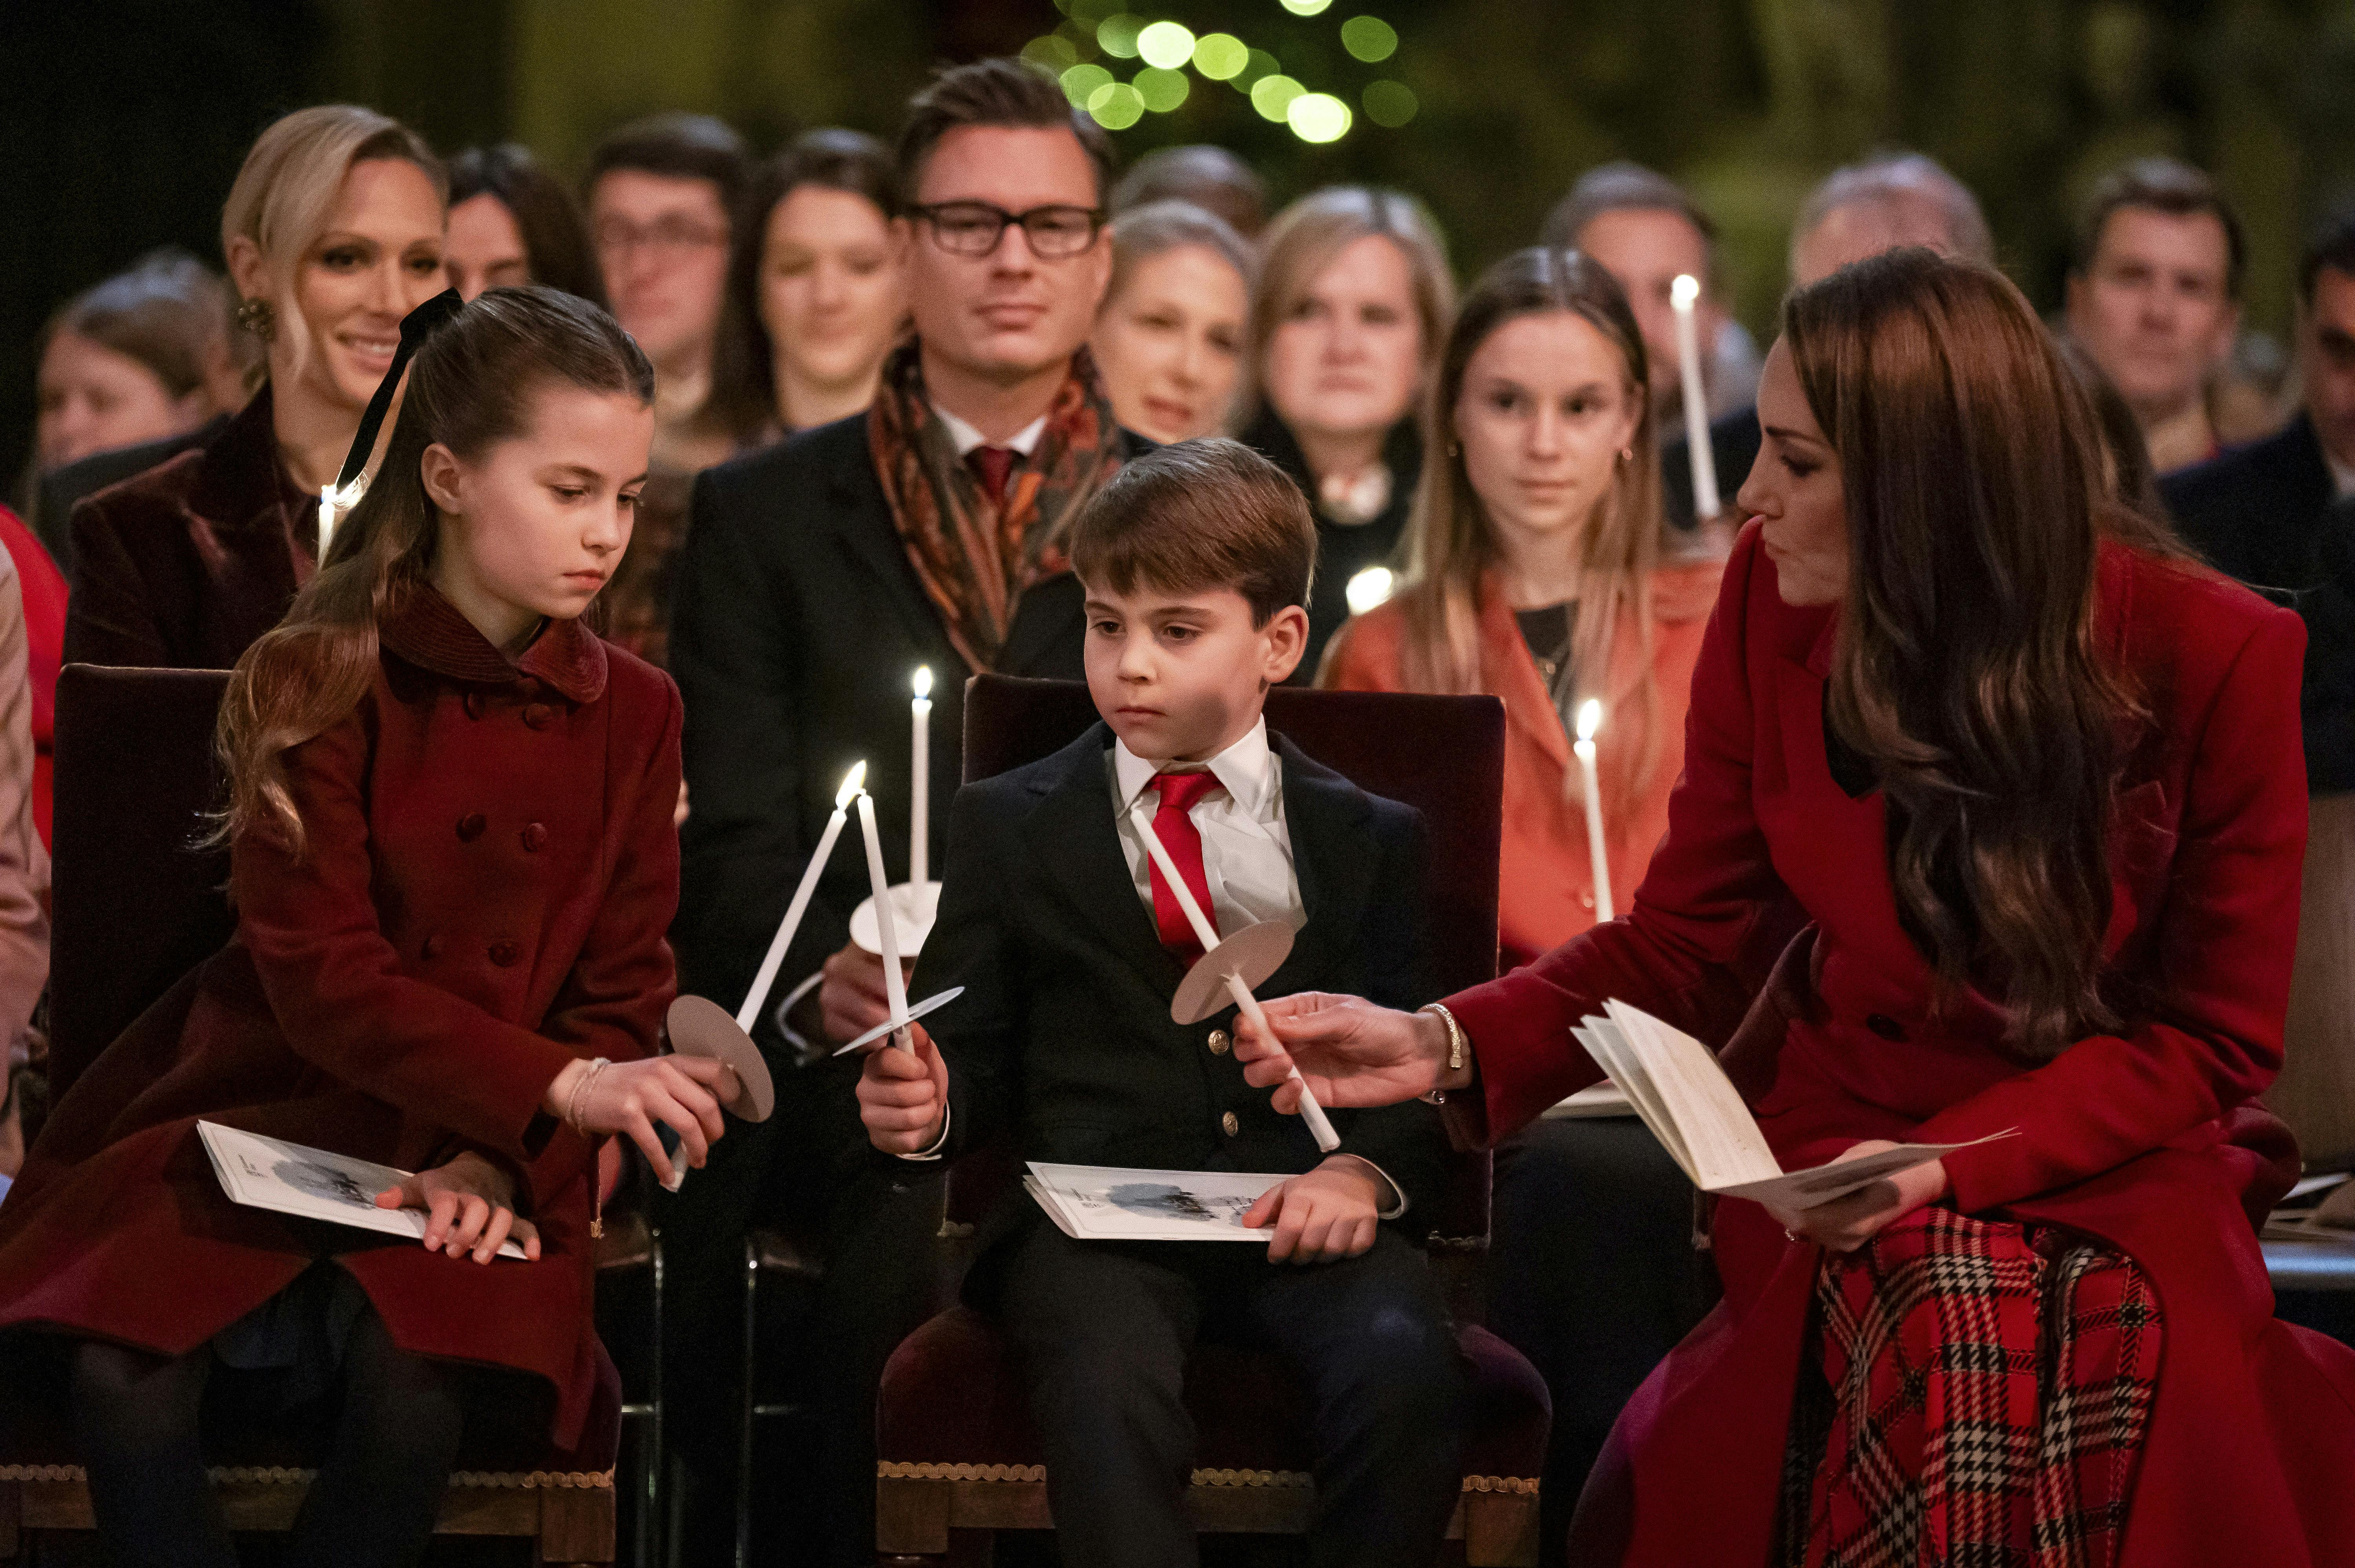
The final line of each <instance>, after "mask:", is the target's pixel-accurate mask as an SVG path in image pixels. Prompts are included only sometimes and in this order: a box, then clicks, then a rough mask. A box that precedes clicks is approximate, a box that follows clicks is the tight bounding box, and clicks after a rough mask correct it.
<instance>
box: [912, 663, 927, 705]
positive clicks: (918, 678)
mask: <svg viewBox="0 0 2355 1568" xmlns="http://www.w3.org/2000/svg"><path fill="white" fill-rule="evenodd" d="M908 684H909V685H910V686H911V687H912V688H914V690H915V693H916V700H917V701H918V702H922V701H923V700H924V699H925V698H926V697H929V696H931V695H932V666H931V665H930V664H919V665H917V666H916V673H915V676H914V678H913V679H911V680H910V681H909V683H908Z"/></svg>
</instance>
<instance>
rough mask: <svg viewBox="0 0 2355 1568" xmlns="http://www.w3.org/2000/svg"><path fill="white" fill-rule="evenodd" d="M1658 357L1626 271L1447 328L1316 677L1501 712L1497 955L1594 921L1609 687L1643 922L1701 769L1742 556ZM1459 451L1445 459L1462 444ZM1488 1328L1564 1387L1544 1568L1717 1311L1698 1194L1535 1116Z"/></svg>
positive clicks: (1507, 1204)
mask: <svg viewBox="0 0 2355 1568" xmlns="http://www.w3.org/2000/svg"><path fill="white" fill-rule="evenodd" d="M1647 353H1648V345H1647V344H1646V342H1645V341H1644V338H1643V335H1642V332H1641V329H1640V328H1639V327H1638V325H1637V323H1636V317H1635V315H1634V314H1633V313H1632V312H1631V311H1630V309H1629V305H1628V302H1627V299H1626V297H1625V294H1624V293H1623V292H1622V291H1621V289H1620V287H1619V285H1618V283H1617V282H1616V281H1614V278H1613V275H1612V274H1611V272H1610V271H1609V270H1606V269H1605V268H1604V267H1603V266H1602V265H1601V263H1600V262H1599V261H1598V260H1596V259H1595V258H1593V257H1589V256H1584V255H1582V254H1580V253H1578V252H1576V251H1569V250H1560V249H1551V248H1541V249H1529V250H1523V251H1520V252H1518V253H1517V254H1515V255H1512V256H1509V257H1508V258H1506V259H1505V260H1503V261H1500V262H1498V263H1497V265H1496V267H1494V268H1493V269H1491V270H1489V272H1488V274H1487V276H1486V277H1484V278H1482V279H1481V280H1480V281H1479V282H1478V283H1476V285H1474V287H1473V289H1472V291H1471V292H1470V293H1469V294H1467V295H1466V296H1465V301H1464V304H1463V308H1462V310H1461V311H1460V312H1459V313H1458V314H1457V316H1456V318H1455V330H1454V331H1453V332H1452V333H1450V334H1449V335H1448V339H1447V347H1446V352H1445V353H1444V355H1441V358H1440V362H1439V373H1438V377H1437V380H1436V383H1435V385H1434V388H1433V396H1432V398H1431V402H1430V407H1429V412H1428V414H1427V416H1426V418H1427V426H1426V429H1425V433H1424V440H1425V442H1426V444H1427V447H1428V449H1429V450H1431V451H1432V453H1433V458H1432V461H1430V462H1428V463H1427V464H1425V465H1424V468H1423V483H1422V489H1421V492H1420V493H1419V494H1418V495H1417V497H1416V501H1415V510H1414V516H1413V519H1412V522H1411V523H1410V524H1408V528H1407V548H1406V559H1407V581H1406V583H1405V585H1404V586H1403V587H1402V588H1401V589H1400V591H1399V593H1398V595H1397V597H1395V598H1393V599H1391V600H1390V601H1389V602H1388V603H1387V604H1384V605H1382V606H1381V607H1380V608H1379V609H1373V610H1369V612H1367V613H1366V614H1364V615H1361V616H1359V617H1357V618H1356V619H1354V620H1351V621H1350V622H1349V623H1348V625H1347V626H1345V627H1343V628H1342V629H1341V631H1340V632H1339V634H1338V635H1337V636H1336V637H1335V638H1334V639H1333V641H1332V642H1331V643H1330V644H1329V645H1328V646H1327V651H1326V656H1325V667H1324V669H1323V671H1322V672H1321V673H1319V674H1318V676H1317V682H1318V684H1320V685H1325V686H1332V687H1339V688H1342V689H1345V690H1352V691H1416V692H1453V693H1487V694H1490V695H1493V696H1496V697H1498V698H1500V699H1501V700H1502V701H1503V703H1504V705H1505V725H1506V727H1505V837H1504V862H1503V876H1502V880H1501V883H1500V885H1499V887H1498V904H1497V924H1498V930H1497V937H1498V939H1499V947H1500V957H1499V963H1500V967H1502V968H1504V969H1511V968H1514V967H1516V966H1518V965H1520V964H1524V963H1527V962H1528V961H1529V959H1533V958H1535V957H1536V956H1537V955H1538V954H1540V953H1542V952H1546V951H1549V950H1550V949H1551V948H1554V947H1556V946H1558V945H1559V944H1561V943H1562V942H1566V941H1568V940H1570V938H1572V937H1574V936H1577V935H1578V934H1579V933H1580V932H1582V931H1584V930H1586V929H1587V928H1588V927H1592V926H1593V924H1594V920H1595V891H1594V874H1593V864H1592V863H1591V861H1590V859H1589V857H1588V853H1587V836H1586V813H1585V809H1584V804H1583V801H1584V796H1585V792H1584V790H1583V789H1582V786H1581V784H1580V781H1579V779H1580V775H1579V770H1578V768H1577V766H1576V764H1575V763H1574V762H1573V761H1572V755H1571V749H1570V747H1571V735H1572V728H1573V726H1574V724H1575V717H1574V715H1575V711H1576V708H1577V705H1579V704H1580V703H1582V702H1583V701H1585V700H1587V699H1589V698H1594V699H1599V700H1600V701H1601V702H1602V703H1603V704H1604V712H1605V714H1606V715H1607V719H1606V722H1605V723H1604V727H1603V729H1602V731H1601V732H1600V734H1599V735H1598V736H1597V737H1596V738H1597V750H1598V762H1599V765H1600V769H1601V782H1602V785H1603V813H1604V829H1605V832H1606V834H1607V835H1608V839H1609V859H1610V879H1611V886H1612V890H1613V894H1614V899H1615V902H1616V907H1617V908H1618V909H1619V910H1621V911H1623V912H1624V911H1625V908H1626V907H1627V904H1628V901H1629V899H1630V898H1631V897H1632V896H1633V895H1634V893H1635V891H1636V885H1637V884H1638V883H1640V882H1641V881H1642V880H1643V877H1644V868H1645V867H1646V865H1647V864H1649V863H1650V862H1651V858H1652V850H1653V847H1654V845H1656V844H1657V843H1658V842H1659V840H1660V836H1661V834H1662V833H1663V832H1666V831H1667V828H1668V791H1669V789H1670V788H1671V787H1672V786H1674V784H1675V783H1676V781H1677V778H1678V774H1680V773H1681V772H1682V771H1683V770H1684V719H1685V700H1686V694H1687V692H1688V690H1689V687H1690V685H1691V683H1692V672H1693V664H1694V661H1695V660H1696V658H1697V657H1698V656H1699V654H1700V641H1701V631H1702V629H1703V628H1704V626H1705V625H1706V624H1707V621H1708V616H1709V611H1710V606H1711V605H1712V604H1713V603H1714V602H1715V600H1716V598H1717V585H1718V579H1719V577H1720V576H1721V572H1722V570H1723V563H1722V560H1721V558H1719V557H1717V556H1713V555H1712V556H1695V555H1694V554H1693V553H1692V552H1693V548H1694V546H1693V536H1692V535H1689V534H1687V533H1684V532H1683V531H1681V530H1676V531H1669V530H1668V528H1667V526H1666V520H1665V519H1664V518H1663V516H1662V514H1661V511H1660V483H1659V460H1658V455H1657V450H1656V439H1655V435H1654V431H1655V429H1656V420H1657V414H1658V407H1657V402H1656V400H1655V399H1654V398H1653V397H1651V396H1650V395H1649V394H1648V392H1647V391H1646V383H1647V377H1646V375H1645V369H1646V366H1645V360H1646V355H1647ZM1442 454H1444V455H1442ZM1496 1181H1497V1197H1496V1220H1497V1224H1496V1237H1495V1253H1494V1256H1493V1260H1492V1261H1493V1266H1494V1270H1495V1282H1494V1283H1495V1286H1496V1288H1495V1289H1494V1290H1493V1291H1492V1292H1491V1299H1492V1301H1493V1303H1494V1305H1493V1307H1492V1308H1491V1315H1490V1317H1491V1320H1490V1326H1491V1327H1492V1328H1495V1329H1496V1330H1497V1331H1498V1332H1499V1333H1501V1334H1503V1335H1504V1336H1505V1337H1506V1338H1507V1339H1508V1340H1511V1341H1512V1342H1513V1343H1514V1344H1515V1345H1517V1346H1518V1347H1519V1348H1520V1349H1521V1350H1522V1351H1524V1352H1526V1353H1527V1354H1528V1355H1529V1359H1530V1361H1532V1362H1533V1363H1534V1364H1535V1365H1536V1366H1537V1368H1538V1370H1539V1372H1541V1373H1542V1374H1543V1375H1544V1376H1545V1379H1546V1382H1547V1383H1548V1385H1549V1386H1550V1388H1551V1389H1552V1391H1553V1408H1554V1434H1553V1443H1552V1446H1551V1449H1550V1460H1549V1463H1548V1467H1547V1474H1546V1478H1545V1489H1544V1492H1543V1494H1542V1495H1543V1496H1544V1497H1545V1499H1547V1500H1548V1503H1549V1505H1550V1507H1549V1510H1548V1513H1549V1522H1548V1524H1547V1526H1546V1529H1545V1532H1544V1535H1543V1537H1542V1539H1543V1540H1544V1541H1545V1542H1550V1543H1552V1548H1551V1549H1541V1551H1542V1552H1543V1554H1544V1555H1545V1556H1546V1557H1548V1558H1549V1559H1550V1558H1551V1557H1552V1555H1553V1551H1554V1550H1558V1548H1559V1543H1560V1542H1561V1539H1562V1532H1563V1531H1564V1530H1565V1529H1566V1528H1567V1527H1568V1525H1569V1521H1570V1510H1571V1507H1572V1504H1574V1503H1575V1502H1576V1501H1577V1499H1578V1491H1579V1488H1580V1487H1581V1486H1582V1484H1583V1483H1584V1481H1585V1479H1586V1472H1587V1469H1588V1467H1590V1466H1592V1465H1593V1461H1594V1457H1595V1455H1596V1454H1597V1453H1599V1452H1601V1450H1602V1447H1603V1440H1604V1437H1605V1436H1608V1435H1609V1433H1610V1430H1611V1424H1612V1423H1613V1422H1614V1421H1615V1420H1616V1419H1617V1418H1618V1415H1619V1410H1620V1407H1621V1406H1622V1405H1623V1404H1625V1403H1626V1400H1627V1397H1628V1396H1629V1395H1630V1394H1632V1393H1635V1391H1636V1385H1637V1384H1638V1383H1642V1382H1643V1380H1644V1377H1645V1375H1646V1373H1647V1372H1650V1371H1651V1370H1652V1367H1653V1366H1654V1365H1655V1364H1656V1363H1657V1361H1659V1359H1660V1358H1661V1357H1662V1356H1664V1355H1666V1354H1668V1351H1669V1350H1670V1348H1671V1347H1673V1346H1674V1345H1675V1344H1676V1342H1677V1341H1678V1340H1679V1339H1681V1338H1682V1337H1683V1336H1684V1335H1685V1334H1686V1333H1687V1332H1688V1331H1689V1330H1690V1329H1691V1328H1692V1326H1693V1325H1694V1324H1695V1323H1696V1322H1698V1321H1700V1314H1701V1312H1702V1310H1703V1309H1704V1308H1705V1305H1706V1301H1705V1293H1704V1287H1703V1278H1702V1274H1701V1271H1700V1268H1699V1266H1697V1264H1696V1262H1695V1259H1694V1256H1693V1251H1692V1245H1691V1225H1692V1212H1691V1199H1690V1185H1689V1182H1687V1181H1685V1179H1684V1176H1683V1173H1682V1172H1681V1171H1678V1168H1677V1166H1676V1163H1675V1162H1674V1161H1673V1160H1670V1159H1669V1158H1668V1155H1667V1154H1666V1153H1665V1152H1664V1151H1663V1150H1661V1149H1660V1148H1659V1146H1658V1144H1657V1141H1655V1140H1654V1139H1653V1138H1652V1137H1651V1135H1650V1134H1649V1133H1647V1132H1646V1131H1645V1130H1644V1128H1642V1126H1641V1125H1639V1124H1636V1123H1632V1122H1625V1121H1594V1120H1564V1121H1550V1122H1540V1123H1539V1124H1537V1125H1536V1126H1535V1127H1533V1128H1530V1129H1529V1131H1528V1132H1527V1133H1525V1134H1524V1135H1522V1136H1521V1137H1520V1138H1518V1139H1515V1140H1514V1141H1513V1142H1511V1143H1509V1144H1508V1145H1507V1146H1506V1147H1505V1148H1504V1149H1503V1150H1499V1154H1498V1159H1497V1176H1496Z"/></svg>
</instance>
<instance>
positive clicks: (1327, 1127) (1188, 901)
mask: <svg viewBox="0 0 2355 1568" xmlns="http://www.w3.org/2000/svg"><path fill="white" fill-rule="evenodd" d="M1137 799H1138V801H1139V804H1138V806H1137V808H1136V810H1135V812H1134V813H1133V814H1132V816H1131V821H1135V823H1136V832H1137V834H1138V836H1139V837H1141V838H1143V839H1144V840H1145V849H1146V853H1148V854H1150V855H1151V856H1152V857H1153V863H1154V864H1156V865H1157V866H1159V867H1160V868H1161V878H1162V880H1163V881H1165V882H1167V884H1168V885H1169V891H1170V893H1171V894H1172V895H1174V896H1175V897H1176V898H1177V907H1178V908H1180V909H1182V910H1184V911H1185V912H1186V922H1187V924H1188V925H1190V926H1192V927H1194V940H1196V941H1198V942H1199V943H1201V944H1202V952H1203V955H1204V957H1208V956H1209V952H1210V950H1211V949H1212V948H1216V947H1217V946H1218V945H1219V929H1218V927H1215V926H1213V925H1211V924H1210V920H1209V916H1206V915H1204V914H1203V913H1202V906H1200V905H1199V904H1197V903H1195V902H1194V890H1193V889H1192V888H1190V887H1188V886H1187V885H1186V879H1185V878H1184V877H1183V876H1181V875H1179V874H1178V872H1177V863H1176V862H1175V861H1173V860H1171V859H1170V858H1169V852H1168V850H1167V849H1166V848H1164V847H1163V845H1162V842H1161V835H1160V834H1159V833H1156V832H1154V831H1153V821H1152V819H1151V818H1150V817H1148V816H1147V815H1146V811H1145V808H1144V805H1143V803H1142V802H1143V800H1144V797H1143V796H1141V795H1140V796H1139V797H1138V798H1137ZM1224 978H1225V980H1226V982H1227V994H1228V995H1229V996H1231V997H1232V998H1233V999H1234V1003H1235V1010H1236V1011H1237V1012H1241V1014H1242V1015H1243V1016H1244V1017H1245V1018H1248V1019H1250V1020H1251V1021H1252V1028H1254V1029H1256V1030H1258V1031H1259V1032H1260V1033H1262V1034H1264V1035H1266V1036H1267V1037H1268V1038H1269V1039H1270V1040H1273V1039H1274V1038H1275V1031H1274V1030H1273V1029H1270V1028H1269V1027H1268V1025H1267V1014H1266V1013H1264V1012H1261V1011H1260V1005H1259V998H1257V997H1255V996H1253V995H1252V993H1251V987H1249V986H1247V985H1245V984H1243V978H1242V976H1241V975H1239V974H1236V973H1235V972H1234V971H1233V970H1231V969H1230V970H1229V971H1228V972H1227V974H1226V976H1225V977H1224ZM1291 1077H1292V1081H1293V1082H1294V1083H1295V1084H1298V1085H1299V1086H1300V1119H1301V1120H1303V1121H1305V1122H1306V1123H1307V1124H1308V1131H1309V1133H1310V1135H1311V1136H1313V1137H1314V1138H1315V1139H1316V1149H1317V1152H1319V1153H1320V1154H1330V1153H1332V1152H1333V1151H1334V1150H1337V1149H1338V1148H1340V1147H1341V1139H1340V1136H1339V1135H1338V1134H1337V1133H1336V1132H1334V1130H1333V1124H1332V1122H1330V1121H1329V1120H1327V1119H1326V1116H1325V1107H1323V1106H1320V1105H1318V1104H1317V1103H1316V1096H1315V1095H1313V1094H1311V1093H1310V1092H1309V1089H1308V1080H1307V1079H1305V1078H1304V1077H1302V1076H1301V1075H1300V1068H1299V1067H1298V1066H1297V1065H1295V1066H1294V1067H1293V1069H1292V1073H1291Z"/></svg>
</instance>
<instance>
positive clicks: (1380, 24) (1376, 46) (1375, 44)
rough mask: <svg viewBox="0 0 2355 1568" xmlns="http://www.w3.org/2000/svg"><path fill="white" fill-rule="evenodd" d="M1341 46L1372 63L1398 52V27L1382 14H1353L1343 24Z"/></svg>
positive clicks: (1369, 63)
mask: <svg viewBox="0 0 2355 1568" xmlns="http://www.w3.org/2000/svg"><path fill="white" fill-rule="evenodd" d="M1341 47H1342V48H1345V49H1347V50H1348V51H1349V52H1350V53H1351V54H1352V55H1355V56H1356V57H1357V58H1359V59H1361V60H1364V61H1365V62H1366V63H1367V64H1368V65H1371V64H1373V63H1374V62H1375V61H1376V60H1386V59H1388V58H1391V56H1392V55H1394V54H1396V53H1398V29H1397V28H1396V27H1393V26H1391V25H1390V24H1389V23H1388V22H1385V21H1383V20H1382V19H1381V18H1380V16H1352V17H1350V18H1349V19H1348V21H1346V22H1344V23H1342V24H1341Z"/></svg>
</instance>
